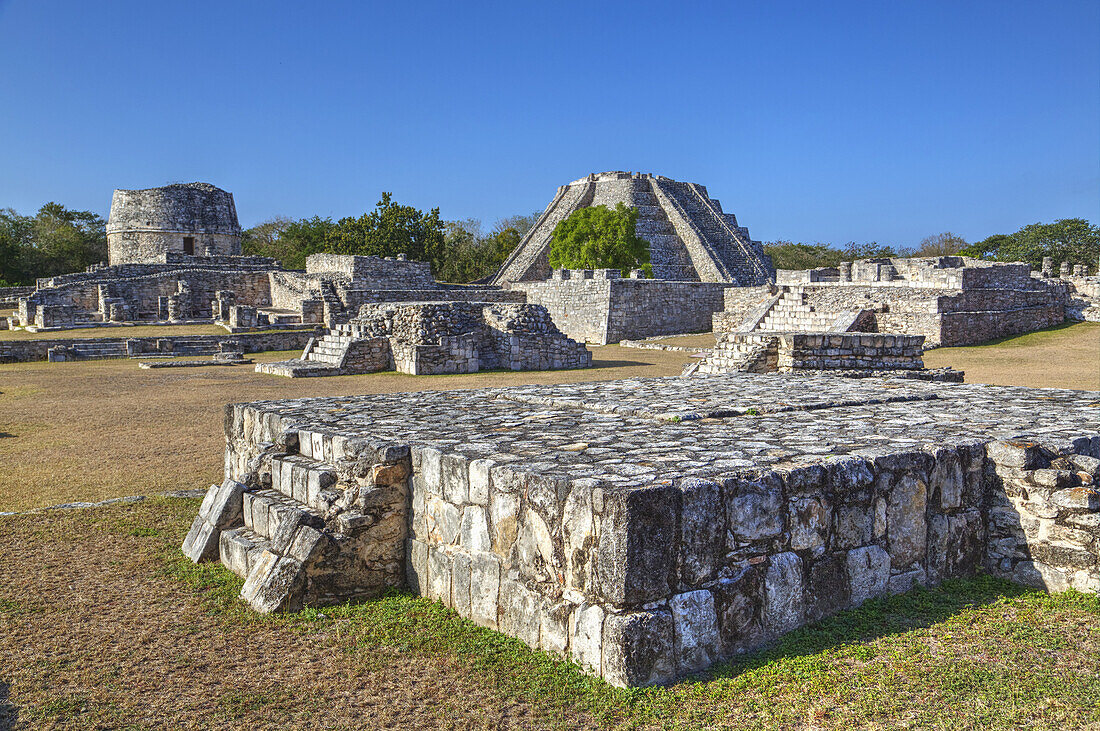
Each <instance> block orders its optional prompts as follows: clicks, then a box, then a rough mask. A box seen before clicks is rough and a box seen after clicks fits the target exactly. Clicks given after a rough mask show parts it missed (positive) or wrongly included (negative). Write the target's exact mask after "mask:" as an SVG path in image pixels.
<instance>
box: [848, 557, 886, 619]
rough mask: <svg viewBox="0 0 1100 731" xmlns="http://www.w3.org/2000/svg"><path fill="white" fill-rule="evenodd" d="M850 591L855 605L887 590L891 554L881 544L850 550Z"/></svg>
mask: <svg viewBox="0 0 1100 731" xmlns="http://www.w3.org/2000/svg"><path fill="white" fill-rule="evenodd" d="M847 568H848V593H849V596H850V597H851V600H852V605H853V606H859V605H860V604H862V603H863V602H865V601H867V600H868V599H870V598H871V597H876V596H880V595H881V594H883V593H884V592H885V591H886V588H887V585H888V583H889V581H890V554H888V553H887V552H886V551H884V550H883V549H882V548H881V547H879V546H864V547H863V548H855V549H852V550H851V551H848V556H847Z"/></svg>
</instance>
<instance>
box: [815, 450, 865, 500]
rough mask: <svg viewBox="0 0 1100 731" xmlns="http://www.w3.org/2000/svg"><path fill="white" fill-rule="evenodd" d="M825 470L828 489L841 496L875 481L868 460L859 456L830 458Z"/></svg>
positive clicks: (830, 492)
mask: <svg viewBox="0 0 1100 731" xmlns="http://www.w3.org/2000/svg"><path fill="white" fill-rule="evenodd" d="M825 472H826V476H825V486H826V489H827V490H828V492H829V494H831V495H837V496H840V497H843V496H845V495H848V494H850V493H852V492H854V491H856V490H860V489H862V488H864V487H867V486H869V485H870V484H871V483H872V482H873V481H874V473H873V472H872V471H871V468H870V466H869V465H868V463H867V461H866V460H863V459H860V458H858V457H844V458H841V459H837V460H830V462H829V464H828V465H827V467H826V470H825Z"/></svg>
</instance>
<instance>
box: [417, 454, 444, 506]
mask: <svg viewBox="0 0 1100 731" xmlns="http://www.w3.org/2000/svg"><path fill="white" fill-rule="evenodd" d="M416 451H417V453H418V454H419V455H420V474H421V475H423V477H424V487H425V489H427V491H428V492H429V493H430V494H432V495H442V494H443V454H442V453H441V452H440V451H439V450H438V449H433V448H432V447H421V448H420V449H418V450H416Z"/></svg>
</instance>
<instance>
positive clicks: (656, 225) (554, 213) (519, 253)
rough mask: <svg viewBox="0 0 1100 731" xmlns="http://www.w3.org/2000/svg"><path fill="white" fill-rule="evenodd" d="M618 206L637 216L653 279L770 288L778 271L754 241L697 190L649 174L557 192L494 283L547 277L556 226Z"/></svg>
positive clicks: (602, 176)
mask: <svg viewBox="0 0 1100 731" xmlns="http://www.w3.org/2000/svg"><path fill="white" fill-rule="evenodd" d="M617 203H623V204H624V205H627V206H630V207H632V208H637V209H638V223H637V227H636V232H637V234H638V236H640V237H641V238H643V239H645V240H646V241H648V242H649V252H650V260H651V264H652V265H653V276H654V277H655V278H657V279H673V280H685V281H702V282H729V283H732V284H737V285H742V286H750V285H757V284H763V283H765V282H768V281H774V279H775V268H774V267H773V266H772V262H771V259H770V257H768V256H767V255H766V254H764V250H763V247H762V246H761V245H760V242H759V241H753V240H752V239H750V238H749V230H748V229H747V228H744V227H743V226H738V225H737V217H736V216H734V215H733V214H732V213H724V212H723V211H722V205H721V204H720V203H719V202H718V201H717V200H715V199H713V198H711V197H710V196H709V195H708V194H707V189H706V188H705V187H704V186H702V185H699V184H698V183H681V182H679V181H676V180H671V179H669V178H666V177H664V176H662V175H652V174H649V173H629V172H606V173H594V174H592V175H589V176H587V177H584V178H581V179H580V180H574V181H573V182H572V183H570V184H569V185H563V186H561V187H560V188H558V192H557V195H555V196H554V199H553V200H552V201H550V205H548V206H547V207H546V210H545V211H544V212H543V214H542V216H540V217H539V220H538V222H537V223H536V224H535V225H534V227H532V229H531V231H530V232H528V234H527V236H525V237H524V239H523V241H521V242H520V244H519V246H517V247H516V250H515V251H514V252H513V253H512V255H511V256H510V257H509V258H508V260H507V261H506V262H505V263H504V266H502V267H501V268H500V271H499V272H497V274H496V276H495V277H494V279H493V284H503V283H504V282H521V281H532V280H541V279H546V278H548V277H549V276H550V261H549V251H550V238H551V237H552V236H553V233H554V227H555V226H557V225H558V223H559V222H560V221H562V220H564V219H565V218H567V217H568V216H569V215H570V214H572V213H573V212H574V211H576V210H578V209H580V208H586V207H588V206H599V205H606V206H607V207H608V208H614V207H615V205H616V204H617Z"/></svg>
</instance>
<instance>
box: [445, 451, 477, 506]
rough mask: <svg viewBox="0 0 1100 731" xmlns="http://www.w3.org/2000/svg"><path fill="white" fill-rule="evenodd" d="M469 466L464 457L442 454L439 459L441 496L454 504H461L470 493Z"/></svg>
mask: <svg viewBox="0 0 1100 731" xmlns="http://www.w3.org/2000/svg"><path fill="white" fill-rule="evenodd" d="M469 470H470V467H469V464H468V463H467V461H466V459H465V458H464V457H461V456H459V455H455V454H444V455H443V456H442V458H441V460H440V472H441V478H442V480H443V497H444V498H446V500H447V502H449V503H452V504H454V505H462V504H463V503H465V502H466V501H467V499H468V498H469V495H470V472H469Z"/></svg>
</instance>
